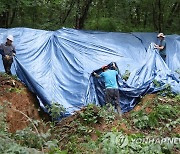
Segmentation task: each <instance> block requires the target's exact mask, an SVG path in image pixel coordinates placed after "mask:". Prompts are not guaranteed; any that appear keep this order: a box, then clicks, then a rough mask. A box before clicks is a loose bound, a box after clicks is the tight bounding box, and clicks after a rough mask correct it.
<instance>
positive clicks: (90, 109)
mask: <svg viewBox="0 0 180 154" xmlns="http://www.w3.org/2000/svg"><path fill="white" fill-rule="evenodd" d="M94 109H95V108H94V105H93V104H89V105H88V106H87V108H86V110H85V111H84V112H80V117H81V118H82V119H83V121H84V123H85V124H91V123H94V124H95V123H97V122H98V115H97V113H96V112H95V111H94Z"/></svg>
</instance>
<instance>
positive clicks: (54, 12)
mask: <svg viewBox="0 0 180 154" xmlns="http://www.w3.org/2000/svg"><path fill="white" fill-rule="evenodd" d="M179 10H180V1H179V0H1V1H0V27H1V28H12V27H29V28H37V29H46V30H57V29H60V28H61V27H69V28H76V29H86V30H102V31H120V32H130V31H144V32H149V31H150V32H152V31H153V32H154V31H155V32H160V31H161V32H162V31H163V32H164V33H166V34H167V33H177V34H179V33H180V28H179V24H180V19H179V15H180V11H179Z"/></svg>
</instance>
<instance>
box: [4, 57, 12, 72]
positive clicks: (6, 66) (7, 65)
mask: <svg viewBox="0 0 180 154" xmlns="http://www.w3.org/2000/svg"><path fill="white" fill-rule="evenodd" d="M2 60H3V65H4V69H5V72H6V73H7V74H8V75H11V65H12V63H13V58H11V59H9V60H7V59H6V58H5V57H3V58H2Z"/></svg>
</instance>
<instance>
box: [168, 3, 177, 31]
mask: <svg viewBox="0 0 180 154" xmlns="http://www.w3.org/2000/svg"><path fill="white" fill-rule="evenodd" d="M179 10H180V3H179V2H175V3H174V5H173V7H172V9H171V12H170V13H169V17H168V20H167V23H166V28H170V27H171V25H172V23H173V20H174V18H173V16H175V15H178V12H179Z"/></svg>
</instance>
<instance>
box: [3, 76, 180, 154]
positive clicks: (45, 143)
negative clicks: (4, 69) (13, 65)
mask: <svg viewBox="0 0 180 154" xmlns="http://www.w3.org/2000/svg"><path fill="white" fill-rule="evenodd" d="M7 89H10V90H7ZM0 95H1V97H0V153H2V154H3V153H12V154H13V153H27V154H28V153H49V154H67V153H72V154H74V153H103V154H104V153H107V154H109V153H112V154H113V153H114V154H115V153H124V154H129V153H151V154H153V153H167V154H169V153H177V154H178V153H179V152H180V142H179V138H180V136H179V134H180V118H179V117H180V107H179V103H180V95H177V94H173V93H171V89H170V87H169V86H168V85H167V88H165V89H164V90H163V91H160V92H158V93H157V94H148V95H146V96H144V97H142V98H141V100H140V102H139V103H138V105H137V106H136V107H135V108H134V109H133V110H132V111H131V112H128V113H125V114H123V116H122V117H119V115H118V114H117V113H116V112H115V111H114V109H113V107H110V108H109V109H107V108H106V106H104V107H98V106H95V105H93V104H90V105H88V106H87V107H85V108H82V109H81V110H79V111H78V112H76V113H75V114H74V115H72V116H69V117H66V118H63V119H62V120H61V121H60V122H54V121H52V119H53V118H56V117H57V116H58V115H59V114H63V112H64V111H65V109H64V108H63V107H62V106H58V105H56V103H54V105H53V106H52V108H49V111H50V112H51V116H52V117H48V116H47V115H46V113H44V112H42V111H41V109H40V108H39V106H38V101H37V99H36V97H35V95H34V94H32V93H31V92H29V91H28V90H27V88H26V87H25V86H24V85H23V84H22V83H20V82H19V81H18V80H17V79H16V77H9V76H6V75H5V74H0ZM45 117H46V118H45Z"/></svg>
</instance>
